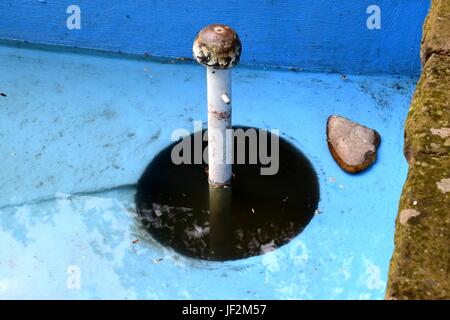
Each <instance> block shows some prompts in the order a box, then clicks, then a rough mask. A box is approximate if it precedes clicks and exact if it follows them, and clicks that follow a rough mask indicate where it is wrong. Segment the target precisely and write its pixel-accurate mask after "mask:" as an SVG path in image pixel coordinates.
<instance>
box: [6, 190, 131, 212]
mask: <svg viewBox="0 0 450 320" xmlns="http://www.w3.org/2000/svg"><path fill="white" fill-rule="evenodd" d="M131 189H136V184H134V183H133V184H123V185H118V186H114V187H110V188H101V189H98V190H87V191H79V192H74V193H63V192H60V193H55V195H53V196H47V197H41V198H37V199H33V200H29V201H24V202H17V203H9V204H6V205H2V206H0V210H4V209H9V208H13V207H21V206H26V205H39V204H41V203H45V202H49V201H54V200H57V199H62V198H65V199H69V198H72V197H83V196H92V195H99V194H102V193H107V192H111V191H118V190H131Z"/></svg>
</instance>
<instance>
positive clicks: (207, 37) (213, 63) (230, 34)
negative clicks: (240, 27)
mask: <svg viewBox="0 0 450 320" xmlns="http://www.w3.org/2000/svg"><path fill="white" fill-rule="evenodd" d="M192 51H193V55H194V58H195V60H197V62H198V63H200V64H203V65H205V66H207V67H212V68H214V69H228V68H232V67H234V66H235V65H237V64H238V63H239V60H240V58H241V51H242V47H241V41H240V40H239V37H238V35H237V33H236V32H235V31H234V30H233V29H231V28H230V27H229V26H226V25H223V24H210V25H209V26H207V27H205V28H203V29H202V30H200V32H199V33H198V35H197V37H196V38H195V41H194V46H193V48H192Z"/></svg>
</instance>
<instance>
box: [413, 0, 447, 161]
mask: <svg viewBox="0 0 450 320" xmlns="http://www.w3.org/2000/svg"><path fill="white" fill-rule="evenodd" d="M449 3H450V2H449ZM449 24H450V23H449ZM420 153H425V154H430V155H449V154H450V57H446V56H439V55H433V56H432V57H431V58H430V59H429V60H428V61H427V63H426V64H425V66H424V70H423V72H422V76H421V78H420V81H419V83H418V85H417V89H416V92H415V94H414V98H413V101H412V104H411V108H410V111H409V113H408V118H407V120H406V125H405V155H406V158H407V159H408V161H409V162H410V161H411V160H412V159H414V157H415V156H416V155H417V154H420Z"/></svg>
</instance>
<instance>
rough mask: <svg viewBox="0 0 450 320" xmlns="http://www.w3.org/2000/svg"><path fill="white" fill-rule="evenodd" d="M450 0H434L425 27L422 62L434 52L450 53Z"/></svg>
mask: <svg viewBox="0 0 450 320" xmlns="http://www.w3.org/2000/svg"><path fill="white" fill-rule="evenodd" d="M449 39H450V1H448V0H433V2H432V6H431V10H430V13H429V14H428V17H427V19H426V21H425V24H424V27H423V38H422V47H421V50H420V55H421V59H422V64H425V62H426V61H427V60H428V59H429V58H430V57H431V55H432V54H433V53H437V54H443V55H450V42H449Z"/></svg>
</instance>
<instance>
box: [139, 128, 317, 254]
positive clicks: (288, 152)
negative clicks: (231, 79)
mask: <svg viewBox="0 0 450 320" xmlns="http://www.w3.org/2000/svg"><path fill="white" fill-rule="evenodd" d="M241 128H243V129H246V127H241ZM198 134H201V133H200V132H199V133H196V135H198ZM269 136H270V134H269ZM193 137H194V135H191V141H194V140H193ZM266 141H267V143H268V145H269V143H270V139H267V140H266ZM258 143H259V139H258ZM175 144H176V143H173V144H172V145H170V146H168V147H167V148H166V149H164V150H163V151H162V152H160V153H159V154H158V155H157V156H156V157H155V158H154V159H153V161H152V162H151V163H150V165H149V166H148V167H147V169H146V170H145V172H144V174H143V175H142V177H141V178H140V180H139V182H138V186H137V193H136V208H137V211H138V213H139V214H140V216H141V217H142V221H143V224H144V225H145V227H146V229H147V230H148V231H149V232H150V234H151V235H152V236H153V237H154V238H155V239H156V240H158V241H159V242H160V243H162V244H163V245H166V246H169V247H171V248H173V249H174V250H175V251H177V252H178V253H180V254H183V255H186V256H189V257H194V258H199V259H205V260H217V261H224V260H234V259H240V258H246V257H251V256H255V255H260V254H263V253H265V252H268V251H272V250H274V249H276V248H278V247H280V246H282V245H284V244H286V243H287V242H289V241H290V240H291V239H292V238H294V237H295V236H296V235H298V234H299V233H300V232H301V231H302V230H303V229H304V228H305V227H306V225H307V224H308V223H309V222H310V220H311V219H312V218H313V216H314V213H315V212H316V209H317V206H318V202H319V183H318V179H317V175H316V173H315V171H314V169H313V167H312V165H311V163H310V162H309V161H308V159H307V158H306V157H305V156H304V155H303V154H302V153H301V152H300V151H299V150H297V149H296V148H295V147H293V146H292V145H291V144H290V143H289V142H287V140H285V139H283V138H281V137H280V142H279V148H280V149H279V150H280V161H279V163H280V166H279V171H278V173H277V174H275V175H272V176H268V175H260V168H261V167H262V166H263V165H262V164H260V163H258V164H235V165H233V173H234V178H233V182H232V186H231V187H230V188H221V189H212V188H210V187H209V185H208V181H207V165H206V164H191V165H188V164H181V165H175V164H173V163H172V161H171V151H172V148H173V146H174V145H175ZM206 145H207V142H204V143H203V150H204V148H205V146H206ZM248 149H249V142H248V141H246V154H248ZM235 150H236V145H235ZM268 150H269V151H270V146H269V147H268ZM191 155H193V147H192V152H191ZM235 155H236V152H235ZM246 162H248V161H246ZM258 162H259V161H258ZM234 163H236V161H235V162H234Z"/></svg>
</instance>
